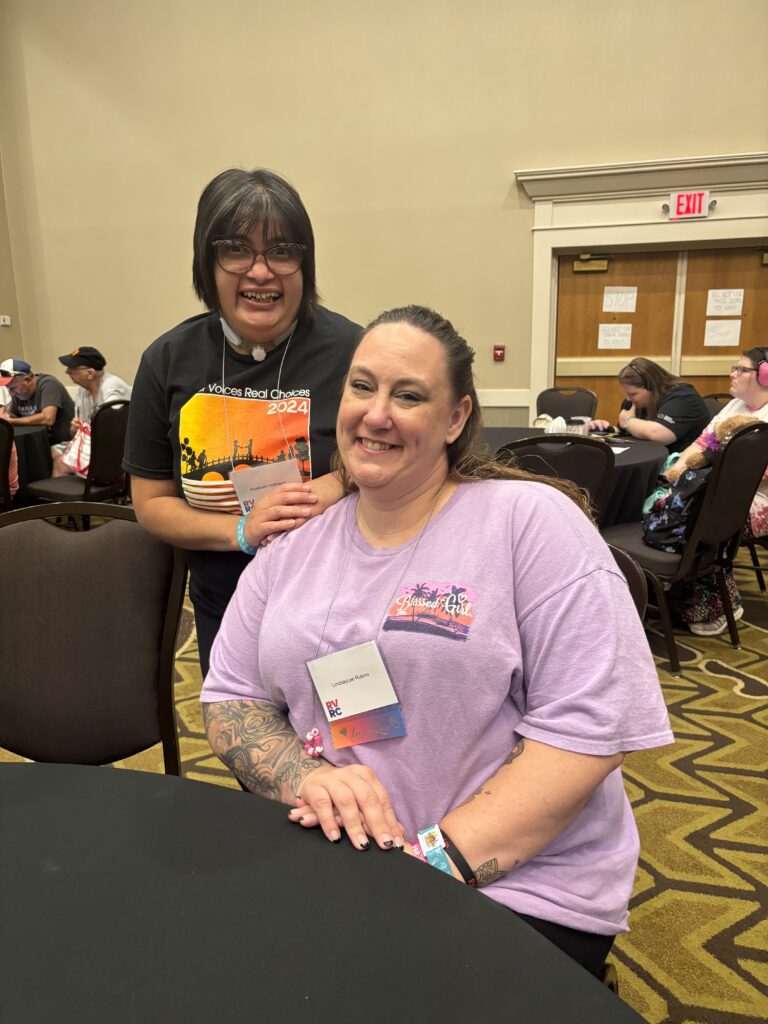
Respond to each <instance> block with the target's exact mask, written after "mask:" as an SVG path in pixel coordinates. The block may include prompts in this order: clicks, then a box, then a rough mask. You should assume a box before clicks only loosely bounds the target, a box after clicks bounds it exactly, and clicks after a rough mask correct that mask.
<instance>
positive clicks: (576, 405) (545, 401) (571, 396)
mask: <svg viewBox="0 0 768 1024" xmlns="http://www.w3.org/2000/svg"><path fill="white" fill-rule="evenodd" d="M596 410H597V395H596V394H595V392H594V391H590V389H589V388H579V387H572V388H546V389H545V390H544V391H542V392H541V393H540V394H539V396H538V397H537V399H536V415H537V416H541V415H543V414H544V413H546V414H547V415H548V416H552V417H553V418H554V417H555V416H562V417H563V418H564V419H568V417H569V416H589V418H590V419H594V416H595V412H596Z"/></svg>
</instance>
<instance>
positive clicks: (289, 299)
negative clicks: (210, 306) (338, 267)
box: [214, 228, 304, 347]
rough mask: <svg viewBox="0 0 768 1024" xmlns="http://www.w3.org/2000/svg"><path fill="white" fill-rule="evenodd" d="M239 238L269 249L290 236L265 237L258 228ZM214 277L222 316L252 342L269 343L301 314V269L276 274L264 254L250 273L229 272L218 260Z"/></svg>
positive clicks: (302, 280) (258, 258)
mask: <svg viewBox="0 0 768 1024" xmlns="http://www.w3.org/2000/svg"><path fill="white" fill-rule="evenodd" d="M239 241H241V242H244V243H245V244H246V245H249V246H250V247H251V248H252V249H268V248H269V247H270V246H273V245H277V244H278V243H279V242H286V241H290V239H286V238H270V239H265V238H264V234H263V232H262V230H261V229H260V228H258V229H256V230H255V231H252V232H251V233H250V235H248V236H247V237H245V238H239ZM214 277H215V281H216V291H217V293H218V297H219V309H220V311H221V314H222V316H223V317H224V319H225V320H226V321H227V323H228V324H229V325H230V326H231V327H233V328H234V329H235V330H236V331H237V333H238V334H239V335H240V337H241V338H242V339H243V341H246V342H248V343H250V344H251V345H255V344H259V345H265V346H267V347H269V344H270V343H271V342H273V341H275V339H276V338H279V337H280V335H281V334H284V333H285V332H286V331H287V330H288V328H289V327H290V326H291V324H292V323H293V322H294V320H296V318H297V317H298V315H299V306H300V305H301V299H302V296H303V293H304V278H303V276H302V273H301V270H297V271H296V273H295V274H289V275H280V274H275V273H273V272H272V270H270V268H269V267H268V266H267V264H266V262H265V260H264V257H263V256H257V257H256V261H255V263H254V264H253V266H252V267H251V269H250V270H249V271H248V273H247V274H230V273H228V272H227V271H226V270H222V268H221V267H220V266H219V264H218V262H217V263H216V264H215V267H214Z"/></svg>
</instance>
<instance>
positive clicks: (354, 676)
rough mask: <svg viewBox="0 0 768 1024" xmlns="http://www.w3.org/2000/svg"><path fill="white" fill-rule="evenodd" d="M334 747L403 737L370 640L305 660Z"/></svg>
mask: <svg viewBox="0 0 768 1024" xmlns="http://www.w3.org/2000/svg"><path fill="white" fill-rule="evenodd" d="M307 668H308V669H309V674H310V675H311V676H312V682H313V683H314V686H315V690H316V691H317V695H318V697H319V698H320V703H321V704H322V707H323V712H324V713H325V717H326V719H327V720H328V723H329V725H330V727H331V740H332V741H333V746H334V748H335V749H336V750H341V749H342V748H343V747H354V746H355V745H356V744H358V743H372V742H373V741H374V740H388V739H392V738H393V737H395V736H405V735H407V730H406V728H405V723H404V722H403V713H402V710H401V708H400V704H399V703H398V700H397V694H396V693H395V688H394V687H393V686H392V681H391V680H390V678H389V674H388V672H387V669H386V667H385V665H384V661H383V660H382V657H381V654H380V653H379V649H378V647H377V646H376V643H375V641H374V640H369V641H368V642H367V643H364V644H358V645H357V646H356V647H348V648H347V650H346V651H337V653H336V654H328V655H326V656H325V657H324V658H315V659H314V660H313V661H308V662H307Z"/></svg>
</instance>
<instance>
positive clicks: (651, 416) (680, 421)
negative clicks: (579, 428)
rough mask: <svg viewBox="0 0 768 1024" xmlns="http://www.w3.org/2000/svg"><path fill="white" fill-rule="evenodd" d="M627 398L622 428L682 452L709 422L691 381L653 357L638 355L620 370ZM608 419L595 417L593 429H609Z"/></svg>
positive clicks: (703, 404)
mask: <svg viewBox="0 0 768 1024" xmlns="http://www.w3.org/2000/svg"><path fill="white" fill-rule="evenodd" d="M619 384H620V385H621V389H622V391H623V392H624V395H625V399H624V401H623V402H622V403H621V409H620V410H619V418H618V425H619V429H620V430H622V431H623V432H624V433H626V434H629V435H630V436H631V437H636V438H638V439H640V440H643V441H658V442H659V444H664V445H666V446H667V448H669V450H670V452H681V451H682V450H683V449H684V448H687V447H688V445H689V444H691V443H692V442H693V441H694V440H695V438H697V437H698V435H699V434H700V433H701V431H702V430H703V429H704V427H705V426H706V425H707V423H708V422H709V410H708V409H707V406H706V403H705V402H704V399H703V398H702V397H701V395H700V394H699V393H698V391H697V390H696V388H695V387H694V386H693V385H692V384H686V383H685V381H682V380H680V378H679V377H675V376H673V375H672V374H671V373H668V372H667V371H666V370H665V369H664V368H663V367H662V366H659V364H658V363H654V362H653V361H652V360H651V359H644V358H643V357H642V356H638V358H637V359H633V360H632V362H631V363H629V364H628V365H627V366H625V367H624V369H623V370H622V371H621V372H620V373H619ZM610 427H611V424H610V423H608V421H607V420H593V421H592V422H591V423H590V425H589V429H590V430H608V429H610Z"/></svg>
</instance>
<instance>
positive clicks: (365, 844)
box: [357, 836, 371, 850]
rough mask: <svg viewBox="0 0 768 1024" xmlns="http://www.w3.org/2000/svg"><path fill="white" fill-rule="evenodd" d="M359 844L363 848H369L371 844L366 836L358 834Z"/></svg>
mask: <svg viewBox="0 0 768 1024" xmlns="http://www.w3.org/2000/svg"><path fill="white" fill-rule="evenodd" d="M357 845H358V846H359V848H360V849H361V850H367V849H368V847H369V846H370V845H371V844H370V843H369V842H368V840H367V839H366V838H365V836H358V837H357Z"/></svg>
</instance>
